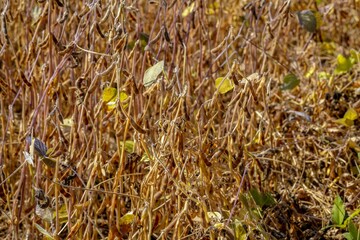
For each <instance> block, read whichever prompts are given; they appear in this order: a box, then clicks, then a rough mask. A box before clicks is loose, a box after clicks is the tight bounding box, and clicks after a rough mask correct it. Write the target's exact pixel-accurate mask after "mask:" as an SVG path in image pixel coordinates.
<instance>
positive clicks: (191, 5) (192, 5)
mask: <svg viewBox="0 0 360 240" xmlns="http://www.w3.org/2000/svg"><path fill="white" fill-rule="evenodd" d="M194 8H195V2H192V3H191V4H190V5H189V6H188V7H187V8H185V9H184V11H183V12H182V14H181V16H182V17H183V18H184V17H186V16H188V15H189V14H190V13H192V11H194Z"/></svg>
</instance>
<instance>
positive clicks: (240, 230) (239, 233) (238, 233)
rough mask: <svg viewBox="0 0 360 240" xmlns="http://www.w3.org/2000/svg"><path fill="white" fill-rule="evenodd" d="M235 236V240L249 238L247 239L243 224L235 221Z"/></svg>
mask: <svg viewBox="0 0 360 240" xmlns="http://www.w3.org/2000/svg"><path fill="white" fill-rule="evenodd" d="M233 226H234V235H235V239H236V240H246V239H247V237H246V231H245V229H244V227H243V225H242V223H241V222H240V221H239V220H237V219H235V221H234V224H233Z"/></svg>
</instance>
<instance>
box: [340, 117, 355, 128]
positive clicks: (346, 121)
mask: <svg viewBox="0 0 360 240" xmlns="http://www.w3.org/2000/svg"><path fill="white" fill-rule="evenodd" d="M335 122H336V123H339V124H342V125H344V126H345V127H351V126H352V125H354V121H353V120H350V119H347V118H339V119H336V120H335Z"/></svg>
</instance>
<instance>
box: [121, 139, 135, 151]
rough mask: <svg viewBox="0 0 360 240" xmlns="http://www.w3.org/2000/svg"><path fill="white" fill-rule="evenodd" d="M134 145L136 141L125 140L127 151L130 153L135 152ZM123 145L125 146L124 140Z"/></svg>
mask: <svg viewBox="0 0 360 240" xmlns="http://www.w3.org/2000/svg"><path fill="white" fill-rule="evenodd" d="M134 145H135V143H134V141H131V140H126V141H125V151H126V152H128V153H133V152H134ZM121 146H124V142H121Z"/></svg>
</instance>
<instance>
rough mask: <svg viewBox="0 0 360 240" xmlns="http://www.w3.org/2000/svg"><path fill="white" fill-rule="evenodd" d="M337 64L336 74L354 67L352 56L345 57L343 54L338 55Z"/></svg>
mask: <svg viewBox="0 0 360 240" xmlns="http://www.w3.org/2000/svg"><path fill="white" fill-rule="evenodd" d="M336 59H337V65H336V69H335V71H334V73H335V74H343V73H346V72H348V71H349V70H350V69H351V68H352V65H353V64H352V63H351V60H350V58H346V57H344V56H343V55H342V54H339V55H338V56H337V58H336Z"/></svg>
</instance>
